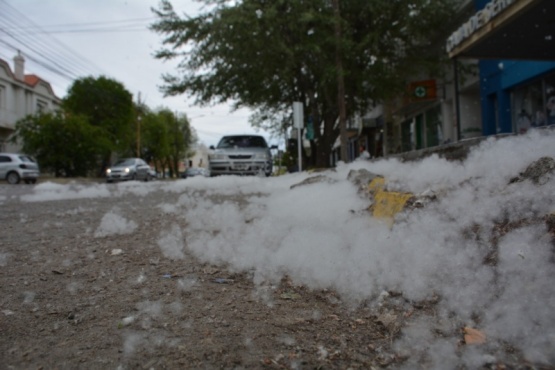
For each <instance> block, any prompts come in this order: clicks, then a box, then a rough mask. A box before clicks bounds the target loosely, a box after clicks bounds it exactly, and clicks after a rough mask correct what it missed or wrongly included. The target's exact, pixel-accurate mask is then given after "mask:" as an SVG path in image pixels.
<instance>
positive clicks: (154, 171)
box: [148, 167, 158, 180]
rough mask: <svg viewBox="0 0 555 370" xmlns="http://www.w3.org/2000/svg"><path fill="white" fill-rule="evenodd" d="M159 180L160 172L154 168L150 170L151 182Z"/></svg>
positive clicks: (149, 177)
mask: <svg viewBox="0 0 555 370" xmlns="http://www.w3.org/2000/svg"><path fill="white" fill-rule="evenodd" d="M157 178H158V172H156V170H155V169H154V168H152V167H149V169H148V179H149V180H156V179H157Z"/></svg>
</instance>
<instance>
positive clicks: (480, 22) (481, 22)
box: [447, 0, 517, 53]
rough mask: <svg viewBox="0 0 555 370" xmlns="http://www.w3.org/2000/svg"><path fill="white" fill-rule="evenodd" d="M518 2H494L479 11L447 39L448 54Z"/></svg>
mask: <svg viewBox="0 0 555 370" xmlns="http://www.w3.org/2000/svg"><path fill="white" fill-rule="evenodd" d="M515 1H517V0H492V1H490V2H489V3H487V4H486V6H485V7H484V9H482V10H479V11H478V12H477V13H476V14H474V15H473V16H472V17H470V19H469V20H468V21H467V22H466V23H464V24H463V25H462V26H460V27H459V29H458V30H456V31H455V32H453V34H452V35H451V36H449V38H448V39H447V52H448V53H449V52H451V51H452V50H453V49H454V48H456V47H457V46H459V45H460V44H462V43H463V41H465V40H466V39H468V38H469V37H470V36H472V35H473V34H474V33H475V32H477V31H478V30H479V29H480V28H482V27H484V26H485V25H486V24H487V23H489V22H490V21H491V20H492V19H493V18H494V17H495V16H496V15H497V14H499V13H501V12H502V11H503V10H505V9H506V8H507V7H509V5H511V4H512V3H514V2H515Z"/></svg>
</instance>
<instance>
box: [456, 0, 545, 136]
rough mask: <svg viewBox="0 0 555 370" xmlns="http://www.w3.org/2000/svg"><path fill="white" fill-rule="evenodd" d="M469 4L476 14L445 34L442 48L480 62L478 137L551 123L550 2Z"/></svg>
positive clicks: (477, 0)
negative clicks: (479, 123) (480, 117)
mask: <svg viewBox="0 0 555 370" xmlns="http://www.w3.org/2000/svg"><path fill="white" fill-rule="evenodd" d="M474 4H475V7H476V9H477V11H476V13H475V14H474V15H473V16H472V17H471V18H470V19H469V20H468V21H467V22H465V23H464V24H463V25H461V26H460V27H459V28H458V29H457V30H456V31H455V32H454V33H453V34H452V35H451V36H450V37H449V38H448V40H447V51H448V53H449V56H450V57H451V58H453V59H454V60H461V59H479V60H480V61H479V70H480V72H479V74H480V102H481V110H482V112H481V116H482V135H493V134H497V133H524V132H526V131H527V130H529V129H530V128H533V127H541V126H546V125H550V124H555V1H554V0H489V1H485V0H475V1H474ZM454 65H455V66H456V65H457V64H456V63H454ZM457 98H459V96H457ZM457 106H460V104H457ZM457 117H458V119H457V121H459V122H460V121H461V111H460V108H457ZM459 138H460V133H459Z"/></svg>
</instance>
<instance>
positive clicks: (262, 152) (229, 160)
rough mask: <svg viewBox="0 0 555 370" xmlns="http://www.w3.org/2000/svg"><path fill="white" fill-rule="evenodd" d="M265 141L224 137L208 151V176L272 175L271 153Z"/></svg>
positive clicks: (247, 137)
mask: <svg viewBox="0 0 555 370" xmlns="http://www.w3.org/2000/svg"><path fill="white" fill-rule="evenodd" d="M276 148H277V147H276V146H275V145H274V146H272V147H269V146H268V144H267V143H266V139H264V137H263V136H259V135H230V136H224V137H223V138H222V139H221V140H220V142H219V143H218V145H217V146H216V147H215V148H214V147H213V146H211V147H210V149H212V150H213V152H212V153H211V154H210V155H209V156H208V162H209V168H210V175H211V176H216V175H258V174H262V175H266V176H270V175H271V174H272V153H271V152H270V149H276Z"/></svg>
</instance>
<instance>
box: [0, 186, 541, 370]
mask: <svg viewBox="0 0 555 370" xmlns="http://www.w3.org/2000/svg"><path fill="white" fill-rule="evenodd" d="M31 190H32V186H27V185H22V186H16V187H14V186H8V185H6V184H0V208H1V210H2V211H1V213H0V223H1V225H2V231H1V233H0V286H1V295H0V311H1V312H0V332H1V333H2V334H1V336H0V369H79V368H81V369H135V368H137V369H164V368H166V369H175V368H191V369H216V368H218V369H247V368H249V369H258V368H275V369H278V368H285V369H328V368H333V369H348V368H352V369H357V368H361V369H370V368H376V369H377V368H399V367H402V366H403V362H404V361H405V360H406V356H407V354H406V353H405V354H400V353H396V352H395V350H394V348H393V346H392V343H393V342H394V340H395V339H396V338H397V337H398V336H399V335H400V332H401V329H402V328H403V326H405V325H407V323H408V322H409V320H412V319H415V318H417V317H418V316H420V315H421V316H426V317H433V315H434V305H435V304H437V300H438V297H430V299H428V300H426V301H423V302H410V301H408V300H406V299H404V298H403V297H402V295H401V294H398V293H395V292H389V293H388V294H387V295H386V296H385V297H383V298H384V300H383V301H382V302H381V304H379V305H377V304H376V302H357V303H356V304H355V303H353V302H350V303H348V302H343V301H341V300H340V298H339V297H338V295H337V294H335V292H333V291H329V290H323V291H310V290H308V289H306V288H305V287H303V286H296V285H294V284H292V283H291V281H289V280H288V279H287V278H284V279H283V280H282V281H281V282H280V283H279V284H256V285H255V284H254V283H253V279H252V276H250V274H249V273H248V272H247V273H240V274H237V273H233V272H230V271H229V270H228V269H227V268H226V266H213V265H206V264H202V263H200V262H199V261H198V260H196V259H195V258H194V257H193V256H192V255H189V254H188V253H187V248H185V251H184V253H185V256H184V258H182V259H176V260H172V259H171V258H167V255H165V254H164V251H163V250H161V248H160V246H159V241H160V239H161V238H163V237H164V233H163V230H164V229H167V228H168V227H170V226H171V225H173V224H176V225H179V227H181V228H182V230H183V239H184V242H185V244H186V240H187V220H185V219H184V218H183V217H182V216H180V215H179V214H172V213H168V212H163V211H162V210H161V209H160V208H159V207H158V205H159V204H162V203H165V204H175V203H176V202H177V198H178V196H179V195H178V194H174V193H168V192H163V191H159V192H151V193H149V195H148V196H141V195H133V194H131V193H129V194H125V195H121V196H118V197H117V198H114V197H99V198H96V199H91V198H87V199H74V200H68V199H65V200H57V201H42V202H24V201H21V200H20V196H22V195H24V194H26V193H30V192H31ZM197 195H198V194H197ZM223 198H225V197H220V200H222V199H223ZM114 207H117V208H118V209H120V210H121V213H122V214H124V215H125V218H126V219H128V220H132V222H134V223H135V224H136V225H137V227H136V229H134V231H133V232H131V233H129V234H109V235H106V236H103V235H102V233H99V232H98V230H99V225H101V224H102V222H106V218H105V216H106V215H107V214H108V213H110V211H111V210H113V209H114ZM108 221H109V220H108ZM106 227H109V225H105V228H106ZM443 328H444V330H448V331H449V333H445V332H443V333H441V332H438V333H437V335H438V336H442V335H446V336H447V335H448V336H453V335H455V336H460V338H461V346H463V345H465V344H464V343H463V332H462V323H458V322H452V323H450V324H449V325H447V326H446V325H443ZM445 328H447V329H445ZM415 346H417V344H415ZM506 351H507V352H508V353H509V352H510V353H511V356H512V358H513V359H514V363H513V364H512V365H511V364H508V365H507V366H506V365H505V364H493V365H492V366H491V367H490V368H495V369H505V368H534V367H533V366H532V365H528V364H525V363H522V362H520V356H519V353H518V352H515V351H514V349H511V348H507V349H506ZM408 355H410V354H408ZM422 363H423V368H425V367H426V366H425V363H426V359H425V358H424V359H422Z"/></svg>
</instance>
